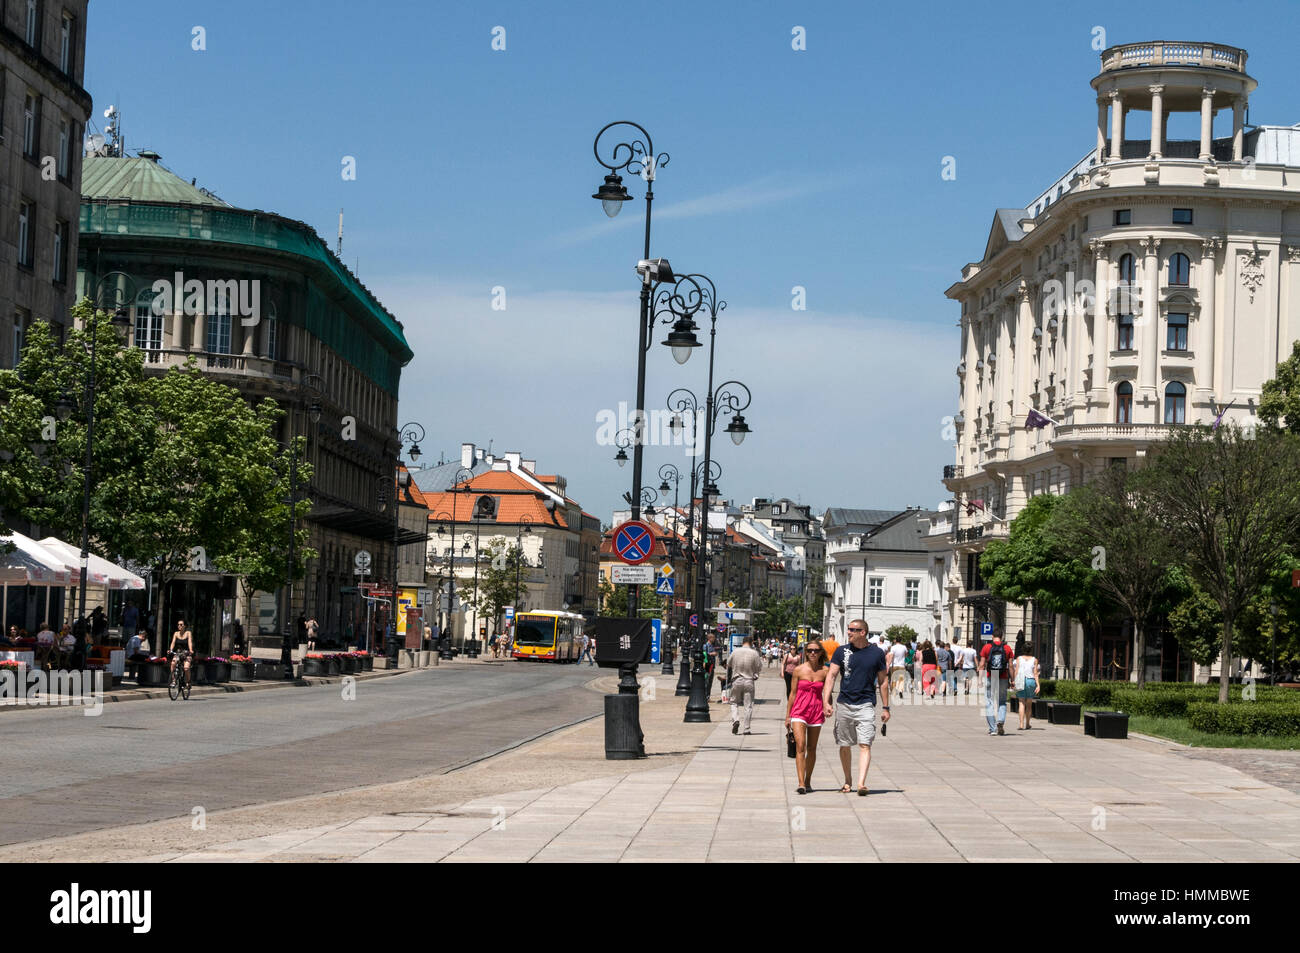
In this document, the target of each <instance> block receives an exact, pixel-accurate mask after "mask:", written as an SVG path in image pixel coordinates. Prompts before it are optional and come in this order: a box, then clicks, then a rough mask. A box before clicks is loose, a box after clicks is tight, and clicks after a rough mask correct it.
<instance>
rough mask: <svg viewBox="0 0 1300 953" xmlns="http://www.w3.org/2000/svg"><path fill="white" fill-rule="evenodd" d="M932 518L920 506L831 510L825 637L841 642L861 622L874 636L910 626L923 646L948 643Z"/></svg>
mask: <svg viewBox="0 0 1300 953" xmlns="http://www.w3.org/2000/svg"><path fill="white" fill-rule="evenodd" d="M935 517H936V514H934V513H929V512H926V511H925V510H921V509H909V510H901V511H900V510H855V509H840V508H831V509H829V510H827V511H826V514H825V515H824V516H823V517H822V527H823V529H824V532H825V534H826V579H827V583H828V586H827V588H828V590H829V604H828V606H827V616H826V621H825V625H824V626H823V631H824V632H825V633H826V634H827V635H829V636H830V637H831V638H833V639H836V640H837V641H839V642H844V641H846V640H847V639H848V624H849V623H850V622H852V621H853V620H854V619H858V618H861V619H865V620H866V622H867V630H868V631H869V632H870V633H871V634H872V635H879V634H881V633H883V632H884V631H885V630H887V629H888V628H889V627H890V626H891V625H908V626H911V627H912V629H913V630H915V632H916V634H917V636H918V638H919V639H920V640H921V641H924V640H926V639H936V638H944V639H945V641H946V633H945V632H944V630H943V625H942V622H943V620H942V608H943V588H942V585H941V583H942V578H943V565H944V560H945V557H944V555H943V554H942V553H938V554H936V553H935V552H934V551H933V550H932V549H931V547H930V546H928V545H927V539H928V538H929V531H930V527H931V525H932V523H933V522H934V520H935ZM936 565H937V567H938V568H937V569H936Z"/></svg>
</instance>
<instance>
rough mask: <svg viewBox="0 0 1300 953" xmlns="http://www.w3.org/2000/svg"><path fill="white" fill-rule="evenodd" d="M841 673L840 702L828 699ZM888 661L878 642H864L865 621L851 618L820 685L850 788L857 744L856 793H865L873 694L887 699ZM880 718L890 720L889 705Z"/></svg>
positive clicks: (873, 731) (872, 727) (872, 731)
mask: <svg viewBox="0 0 1300 953" xmlns="http://www.w3.org/2000/svg"><path fill="white" fill-rule="evenodd" d="M836 675H841V679H840V698H839V705H838V706H836V705H834V704H833V703H832V702H831V694H832V686H833V685H834V684H835V676H836ZM888 683H889V663H888V662H887V661H886V660H885V653H884V652H883V651H881V649H880V646H878V645H869V644H868V643H867V623H866V622H865V621H863V620H862V619H854V620H853V621H852V622H850V623H849V641H848V644H847V645H841V646H840V647H839V648H838V649H836V650H835V654H834V655H832V656H831V670H830V674H829V675H827V676H826V687H825V688H823V689H822V705H823V706H824V707H825V709H826V717H827V718H830V717H832V715H833V716H834V718H835V741H836V743H837V744H839V746H840V764H841V765H842V766H843V768H844V787H843V788H841V789H840V790H841V791H843V792H844V793H845V794H847V793H848V792H849V791H851V790H853V782H852V780H851V775H852V767H853V755H852V753H851V751H850V749H851V747H852V746H853V745H854V744H856V745H857V746H858V752H859V754H858V794H859V795H860V796H862V797H866V796H867V769H868V768H870V767H871V742H872V741H874V740H875V737H876V697H877V693H879V697H881V698H883V699H884V700H885V701H886V702H888V701H889V687H888ZM882 707H883V708H884V714H883V715H881V721H882V722H887V721H889V705H888V704H886V705H883V706H882Z"/></svg>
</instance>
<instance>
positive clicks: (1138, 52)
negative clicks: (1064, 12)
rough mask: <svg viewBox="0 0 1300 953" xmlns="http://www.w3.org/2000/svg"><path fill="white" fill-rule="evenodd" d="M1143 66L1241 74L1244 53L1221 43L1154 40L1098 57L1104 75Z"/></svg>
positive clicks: (1104, 53) (1119, 47)
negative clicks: (1192, 67) (1193, 68)
mask: <svg viewBox="0 0 1300 953" xmlns="http://www.w3.org/2000/svg"><path fill="white" fill-rule="evenodd" d="M1144 66H1198V67H1213V68H1215V69H1226V70H1233V71H1234V72H1237V73H1244V72H1246V51H1245V50H1242V49H1238V48H1237V47H1235V46H1224V45H1223V44H1220V43H1188V42H1184V41H1173V40H1157V41H1156V42H1154V43H1124V44H1121V45H1120V46H1112V47H1111V48H1110V49H1108V50H1106V51H1105V52H1103V53H1102V54H1101V71H1102V72H1103V73H1106V72H1110V71H1112V70H1122V69H1138V68H1140V67H1144Z"/></svg>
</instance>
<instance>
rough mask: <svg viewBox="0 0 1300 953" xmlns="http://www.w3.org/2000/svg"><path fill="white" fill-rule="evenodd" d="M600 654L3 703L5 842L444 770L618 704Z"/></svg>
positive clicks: (0, 816)
mask: <svg viewBox="0 0 1300 953" xmlns="http://www.w3.org/2000/svg"><path fill="white" fill-rule="evenodd" d="M599 673H600V670H598V669H595V668H590V667H588V666H586V665H583V666H581V667H579V666H564V667H558V666H554V665H537V664H524V663H518V662H505V663H502V664H500V665H469V664H450V665H444V666H441V667H438V668H433V669H422V670H418V671H415V672H411V673H407V674H402V675H397V676H393V677H389V678H378V679H373V680H365V681H358V682H356V684H355V690H356V698H355V699H354V700H344V699H343V697H342V686H341V684H340V683H336V684H333V685H319V686H313V687H301V688H300V687H286V688H284V689H276V690H272V691H259V692H250V693H248V694H244V695H239V694H232V695H208V696H203V697H199V696H194V697H193V698H191V699H190V700H189V701H188V702H183V701H176V702H172V701H169V700H167V699H155V700H149V701H131V702H122V703H117V704H106V705H105V706H104V710H103V714H102V715H100V716H98V717H86V716H85V715H84V714H82V709H73V708H67V709H39V710H20V709H8V710H6V711H4V712H2V713H0V752H2V754H0V844H14V843H21V842H24V841H30V840H39V839H44V838H48V837H60V836H65V835H69V834H77V833H82V832H85V831H92V830H99V829H102V828H107V827H118V826H121V825H126V824H137V823H141V822H145V821H156V820H163V819H166V818H171V817H178V816H183V815H190V814H191V813H192V812H193V809H194V808H195V807H202V808H203V809H204V810H206V811H217V810H224V809H227V808H232V807H241V806H246V805H254V804H261V803H266V802H268V801H279V800H285V799H288V798H294V797H301V796H305V795H310V794H321V793H326V792H330V791H339V790H346V789H349V788H356V787H360V786H363V785H369V784H381V783H385V782H389V781H398V780H403V779H406V778H412V777H417V776H420V775H427V774H438V773H442V772H445V771H448V770H452V769H454V768H455V767H457V766H459V765H463V764H466V763H468V762H472V761H474V760H477V759H480V758H483V757H487V756H490V755H492V754H495V753H497V752H499V751H502V750H504V749H507V748H510V747H513V746H515V745H518V744H521V743H523V742H525V741H528V740H530V739H532V738H535V737H537V736H539V735H541V734H544V733H546V732H548V731H551V730H554V729H556V728H560V727H563V726H565V725H569V724H573V723H574V722H576V721H580V720H582V719H584V718H588V717H591V716H592V715H596V714H598V713H600V712H601V711H602V706H603V701H602V696H601V695H600V694H599V693H598V692H594V691H591V690H589V689H587V688H585V687H584V686H585V685H586V683H587V682H589V681H590V680H591V679H593V678H594V677H595V676H596V675H597V674H599Z"/></svg>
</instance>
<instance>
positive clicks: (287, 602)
mask: <svg viewBox="0 0 1300 953" xmlns="http://www.w3.org/2000/svg"><path fill="white" fill-rule="evenodd" d="M324 383H325V381H324V379H323V378H322V377H321V376H320V375H319V374H304V375H303V376H302V377H300V378H299V379H298V385H297V387H296V389H295V392H294V393H295V396H296V397H297V400H295V401H294V404H293V406H292V407H291V408H290V409H289V561H288V564H287V565H286V567H285V583H284V596H283V603H284V615H283V620H284V621H283V623H282V628H283V631H284V637H283V639H282V640H281V642H280V665H281V666H283V668H284V677H285V678H286V679H292V678H293V642H292V639H293V576H294V570H295V569H297V559H296V557H295V552H296V549H297V539H296V536H297V529H298V421H297V413H296V411H297V407H298V405H299V404H303V405H305V406H306V409H307V415H308V416H309V417H310V418H311V421H312V423H317V422H318V421H319V420H320V417H321V397H322V394H323V392H322V389H321V388H322V385H323V384H324ZM160 621H161V620H160Z"/></svg>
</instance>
